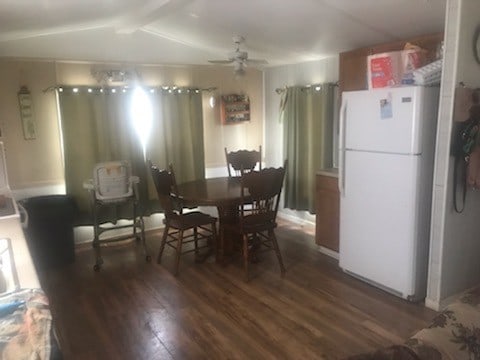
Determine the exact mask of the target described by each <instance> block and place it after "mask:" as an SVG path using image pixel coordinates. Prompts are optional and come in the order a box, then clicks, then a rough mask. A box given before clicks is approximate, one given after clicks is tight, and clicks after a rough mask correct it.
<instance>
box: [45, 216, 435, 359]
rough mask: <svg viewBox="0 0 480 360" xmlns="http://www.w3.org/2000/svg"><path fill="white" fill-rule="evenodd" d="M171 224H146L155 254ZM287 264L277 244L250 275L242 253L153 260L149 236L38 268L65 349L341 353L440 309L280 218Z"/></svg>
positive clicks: (294, 355)
mask: <svg viewBox="0 0 480 360" xmlns="http://www.w3.org/2000/svg"><path fill="white" fill-rule="evenodd" d="M160 236H161V232H153V233H150V234H149V235H148V244H149V247H150V249H151V252H152V255H154V256H153V257H154V258H155V257H156V253H157V250H158V247H159V240H160ZM277 236H278V239H279V244H280V248H281V251H282V254H283V257H284V262H285V266H286V269H287V273H286V276H285V278H283V279H282V278H281V277H280V271H279V268H278V263H277V259H276V257H275V253H274V252H273V251H272V252H267V253H264V254H262V255H261V262H260V263H258V264H254V265H253V266H252V267H251V277H252V279H251V280H250V282H249V283H245V282H244V276H243V275H244V274H243V269H242V262H241V259H240V257H238V260H235V259H234V260H233V261H232V263H230V264H229V265H228V266H227V267H222V266H220V265H217V264H216V263H215V262H214V260H213V258H209V259H208V260H207V261H206V262H205V263H201V264H198V263H195V261H194V255H193V253H190V254H188V255H185V256H183V257H182V260H181V262H180V270H179V276H178V277H174V276H172V274H171V269H172V266H173V249H166V250H165V254H164V261H163V264H162V265H157V264H156V263H155V262H152V263H146V262H145V260H144V258H143V256H142V252H141V246H132V245H133V244H131V243H130V244H123V245H116V246H112V247H109V248H106V249H105V250H104V251H103V255H104V256H103V257H104V261H105V263H104V265H103V267H102V270H101V271H100V272H98V273H95V272H94V271H93V270H92V266H93V264H94V254H93V251H92V250H91V248H90V247H88V248H83V249H79V250H78V251H77V256H76V262H75V263H74V264H72V265H69V266H67V267H64V268H61V269H55V270H50V271H47V272H42V273H40V274H39V275H40V280H41V283H42V286H43V288H44V290H45V292H46V293H47V295H48V296H49V298H50V302H51V308H52V313H53V316H54V320H55V322H56V327H57V330H58V335H59V341H60V345H61V347H62V351H63V353H64V356H65V359H89V360H91V359H339V358H343V357H345V356H348V355H352V354H356V353H360V352H365V351H369V350H372V349H375V348H378V347H382V346H387V345H390V344H393V343H400V342H402V341H403V340H404V339H406V338H407V337H408V336H410V335H412V334H413V333H414V332H416V331H417V330H419V329H420V328H422V327H424V326H425V325H427V324H428V323H429V321H430V320H431V319H432V318H433V316H434V315H435V312H433V311H431V310H428V309H426V308H425V307H424V306H423V305H422V304H411V303H408V302H406V301H404V300H402V299H399V298H396V297H394V296H392V295H389V294H387V293H384V292H383V291H381V290H378V289H376V288H373V287H371V286H369V285H367V284H364V283H362V282H360V281H358V280H356V279H354V278H352V277H350V276H348V275H346V274H344V273H343V272H342V271H341V270H340V269H339V268H338V266H337V262H336V261H335V260H333V259H331V258H329V257H327V256H325V255H323V254H321V253H319V252H318V251H317V250H316V245H315V244H314V241H313V235H312V234H311V233H308V232H304V231H302V229H300V228H298V227H296V226H294V225H292V224H290V223H285V222H282V224H281V226H280V227H279V228H278V229H277Z"/></svg>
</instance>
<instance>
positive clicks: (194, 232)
mask: <svg viewBox="0 0 480 360" xmlns="http://www.w3.org/2000/svg"><path fill="white" fill-rule="evenodd" d="M150 171H151V174H152V178H153V183H154V184H155V188H156V190H157V194H158V199H159V200H160V205H161V206H162V208H163V210H164V214H165V219H164V224H165V229H164V230H163V236H162V241H161V243H160V251H159V253H158V258H157V263H158V264H160V263H161V260H162V255H163V251H164V249H165V245H168V246H170V247H172V248H174V249H175V250H176V258H175V267H174V272H173V273H174V275H177V274H178V267H179V263H180V256H181V255H183V254H186V253H190V252H192V251H193V252H195V255H196V256H197V257H198V256H199V254H200V250H202V249H205V248H208V249H209V250H211V249H212V248H213V250H215V248H216V242H217V230H216V222H217V219H216V218H214V217H212V216H210V215H208V214H205V213H202V212H199V211H192V212H187V213H184V212H183V205H182V203H181V198H180V197H179V196H178V192H177V185H176V181H175V174H174V172H173V167H172V165H170V167H169V169H168V170H160V169H158V167H157V166H155V165H152V164H151V163H150ZM201 240H205V241H202V242H204V244H199V242H200V241H201ZM190 243H193V245H194V246H193V249H192V248H191V247H189V248H187V249H185V248H184V245H186V244H190Z"/></svg>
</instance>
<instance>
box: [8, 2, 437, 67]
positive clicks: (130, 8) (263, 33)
mask: <svg viewBox="0 0 480 360" xmlns="http://www.w3.org/2000/svg"><path fill="white" fill-rule="evenodd" d="M446 1H447V0H236V1H233V0H21V1H20V0H3V1H1V2H0V57H21V58H47V59H57V60H75V61H100V62H123V63H130V62H132V63H144V64H148V63H151V64H208V59H224V58H227V56H228V53H229V52H231V51H232V50H233V43H232V36H233V35H242V36H244V37H245V38H246V43H245V44H244V45H243V46H242V49H245V50H247V51H248V52H249V57H250V58H258V59H266V60H267V61H268V62H269V65H270V66H272V65H280V64H292V63H299V62H304V61H310V60H317V59H321V58H324V57H328V56H331V55H334V54H338V53H339V52H342V51H346V50H351V49H354V48H358V47H362V46H367V45H372V44H377V43H382V42H389V41H395V40H399V39H404V38H408V37H411V36H416V35H422V34H430V33H435V32H440V31H443V29H444V18H445V7H446Z"/></svg>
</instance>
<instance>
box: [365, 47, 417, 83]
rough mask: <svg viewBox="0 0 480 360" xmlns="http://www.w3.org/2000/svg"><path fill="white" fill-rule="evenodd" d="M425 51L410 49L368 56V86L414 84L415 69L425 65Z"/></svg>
mask: <svg viewBox="0 0 480 360" xmlns="http://www.w3.org/2000/svg"><path fill="white" fill-rule="evenodd" d="M425 62H426V56H425V51H423V50H421V49H408V50H401V51H391V52H386V53H381V54H375V55H370V56H368V57H367V74H368V88H369V89H373V88H383V87H392V86H400V85H402V84H404V85H410V84H413V83H414V81H413V70H415V69H418V68H420V67H422V66H424V65H425Z"/></svg>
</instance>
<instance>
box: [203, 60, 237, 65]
mask: <svg viewBox="0 0 480 360" xmlns="http://www.w3.org/2000/svg"><path fill="white" fill-rule="evenodd" d="M208 62H209V63H212V64H231V63H233V60H208Z"/></svg>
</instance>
